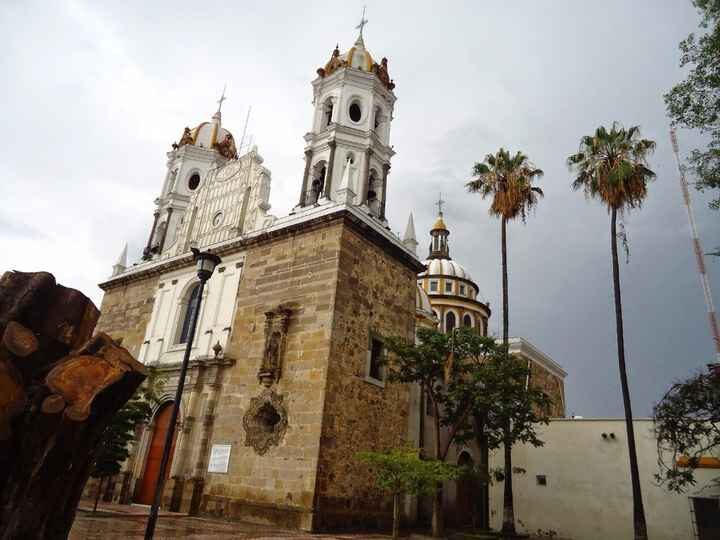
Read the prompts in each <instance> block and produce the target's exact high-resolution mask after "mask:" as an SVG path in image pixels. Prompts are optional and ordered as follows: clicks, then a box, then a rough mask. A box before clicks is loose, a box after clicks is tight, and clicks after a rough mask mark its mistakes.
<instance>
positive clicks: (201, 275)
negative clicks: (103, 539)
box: [145, 248, 220, 540]
mask: <svg viewBox="0 0 720 540" xmlns="http://www.w3.org/2000/svg"><path fill="white" fill-rule="evenodd" d="M192 253H193V257H194V259H195V263H196V264H197V275H198V279H199V280H200V285H199V287H200V288H199V290H198V297H197V307H196V308H195V312H194V313H193V314H192V321H191V322H190V331H189V333H188V336H187V344H186V346H185V356H184V357H183V361H182V366H181V367H180V378H179V379H178V384H177V390H176V391H175V401H174V402H173V408H172V415H171V416H170V425H169V426H168V430H167V434H166V435H165V445H164V446H163V453H162V459H161V460H160V471H159V473H158V479H157V484H156V485H155V496H154V497H153V504H152V506H151V507H150V517H149V518H148V522H147V527H146V529H145V540H152V538H153V535H154V534H155V524H156V523H157V518H158V511H159V509H160V500H161V499H162V492H163V488H164V486H165V471H166V469H167V465H168V461H169V460H170V450H171V449H172V442H173V437H174V435H175V424H176V423H177V419H178V413H179V412H180V400H181V399H182V393H183V388H184V387H185V375H186V373H187V367H188V363H189V361H190V351H191V349H192V344H193V340H194V339H195V329H196V327H197V322H198V317H199V316H200V304H201V302H202V295H203V289H204V288H205V282H206V281H207V280H208V279H210V276H212V274H213V272H214V271H215V267H216V266H217V265H218V264H220V257H218V256H217V255H214V254H212V253H208V252H202V251H200V250H199V249H196V248H192Z"/></svg>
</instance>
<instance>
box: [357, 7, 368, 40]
mask: <svg viewBox="0 0 720 540" xmlns="http://www.w3.org/2000/svg"><path fill="white" fill-rule="evenodd" d="M366 7H367V6H363V14H362V17H360V24H358V25H357V26H356V27H355V28H359V29H360V37H362V33H363V28H364V27H365V25H366V24H367V23H368V20H367V19H366V18H365V8H366Z"/></svg>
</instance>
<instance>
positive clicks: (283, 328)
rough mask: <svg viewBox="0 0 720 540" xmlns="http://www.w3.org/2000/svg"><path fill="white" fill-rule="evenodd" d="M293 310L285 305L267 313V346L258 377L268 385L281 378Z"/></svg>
mask: <svg viewBox="0 0 720 540" xmlns="http://www.w3.org/2000/svg"><path fill="white" fill-rule="evenodd" d="M290 314H291V311H290V310H289V309H287V308H285V307H283V306H278V307H277V309H274V310H272V311H267V312H266V313H265V348H264V349H263V358H262V363H261V364H260V371H258V379H259V380H260V382H261V383H262V384H263V385H265V386H266V387H268V388H269V387H270V386H271V385H272V384H273V383H275V382H277V381H279V380H280V375H282V357H283V352H284V350H285V338H286V337H287V330H288V326H289V324H290Z"/></svg>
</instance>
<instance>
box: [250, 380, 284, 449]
mask: <svg viewBox="0 0 720 540" xmlns="http://www.w3.org/2000/svg"><path fill="white" fill-rule="evenodd" d="M283 399H284V398H283V396H282V395H280V394H276V393H275V391H273V390H270V389H266V390H264V391H263V392H262V393H261V394H260V395H259V396H257V397H254V398H252V399H251V400H250V407H248V410H247V411H246V412H245V415H244V416H243V427H244V428H245V446H251V447H252V448H253V450H255V452H257V453H258V454H260V455H261V456H262V455H263V454H265V452H267V451H268V450H269V449H270V447H271V446H277V445H278V444H280V441H281V440H282V438H283V437H284V436H285V431H287V425H288V419H287V409H286V408H285V405H284V404H283Z"/></svg>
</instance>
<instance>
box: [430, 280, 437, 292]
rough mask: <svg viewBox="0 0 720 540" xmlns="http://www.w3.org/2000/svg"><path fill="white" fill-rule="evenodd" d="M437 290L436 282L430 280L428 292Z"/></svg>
mask: <svg viewBox="0 0 720 540" xmlns="http://www.w3.org/2000/svg"><path fill="white" fill-rule="evenodd" d="M437 290H438V282H437V281H431V282H430V292H437Z"/></svg>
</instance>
